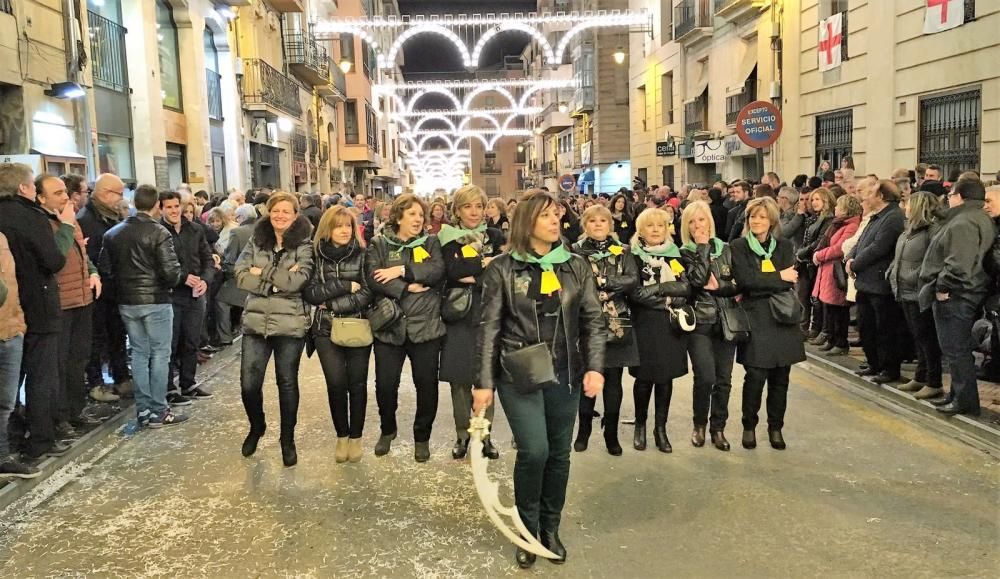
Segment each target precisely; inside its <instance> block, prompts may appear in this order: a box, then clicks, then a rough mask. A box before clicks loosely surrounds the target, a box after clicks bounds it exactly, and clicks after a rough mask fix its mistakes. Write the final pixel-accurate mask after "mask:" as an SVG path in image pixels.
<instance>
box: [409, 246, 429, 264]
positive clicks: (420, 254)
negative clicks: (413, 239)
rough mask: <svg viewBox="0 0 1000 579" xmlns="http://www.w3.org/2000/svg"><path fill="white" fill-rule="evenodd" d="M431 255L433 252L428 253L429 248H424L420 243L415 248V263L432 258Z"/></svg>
mask: <svg viewBox="0 0 1000 579" xmlns="http://www.w3.org/2000/svg"><path fill="white" fill-rule="evenodd" d="M430 257H431V254H429V253H427V250H426V249H424V246H422V245H418V246H417V247H414V248H413V261H414V262H415V263H423V262H424V260H425V259H430Z"/></svg>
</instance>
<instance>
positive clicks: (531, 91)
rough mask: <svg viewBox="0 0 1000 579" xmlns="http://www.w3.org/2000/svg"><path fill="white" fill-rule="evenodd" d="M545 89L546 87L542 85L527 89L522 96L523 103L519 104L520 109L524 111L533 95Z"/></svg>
mask: <svg viewBox="0 0 1000 579" xmlns="http://www.w3.org/2000/svg"><path fill="white" fill-rule="evenodd" d="M545 88H546V87H544V86H542V85H538V86H529V87H528V88H526V89H525V90H524V94H522V95H521V101H520V102H519V103H517V106H518V107H520V108H522V109H523V108H525V107H526V105H527V104H528V99H530V98H531V95H533V94H535V93H536V92H538V91H540V90H545Z"/></svg>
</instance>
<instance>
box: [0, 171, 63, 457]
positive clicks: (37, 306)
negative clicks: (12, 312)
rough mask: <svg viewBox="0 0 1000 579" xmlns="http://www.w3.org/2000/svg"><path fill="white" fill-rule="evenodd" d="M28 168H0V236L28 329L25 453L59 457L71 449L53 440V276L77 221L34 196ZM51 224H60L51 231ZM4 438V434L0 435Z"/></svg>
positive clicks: (57, 313) (56, 314) (56, 321)
mask: <svg viewBox="0 0 1000 579" xmlns="http://www.w3.org/2000/svg"><path fill="white" fill-rule="evenodd" d="M36 195H37V193H36V190H35V183H34V180H33V175H32V173H31V168H29V167H28V166H27V165H21V164H16V163H3V164H0V233H3V234H4V235H5V236H6V237H7V241H8V242H9V244H10V250H11V253H12V255H13V256H14V263H15V264H16V265H17V285H18V287H19V288H20V298H21V307H22V308H23V309H24V319H25V322H26V323H27V327H28V330H27V332H26V333H25V335H24V354H23V358H22V362H21V365H22V367H21V371H22V372H23V373H24V374H25V394H26V397H27V409H28V427H29V430H30V432H31V435H30V436H29V438H28V441H27V448H26V453H25V454H26V455H27V456H28V457H29V458H40V457H42V456H43V455H45V454H50V455H60V454H65V453H66V452H67V451H68V450H69V446H67V445H65V444H62V443H61V442H59V441H57V440H56V432H55V427H56V416H57V412H58V396H57V394H58V392H59V366H58V364H57V363H56V362H57V361H58V360H59V335H60V332H61V331H62V324H61V315H62V308H61V307H60V304H59V284H58V283H57V282H56V274H57V273H59V270H61V269H62V268H63V266H64V265H66V254H67V253H69V249H70V247H72V245H73V231H74V230H75V229H76V220H75V219H74V217H73V206H72V204H69V203H67V204H66V206H65V207H64V210H63V212H62V213H61V214H60V215H59V216H58V217H57V216H55V215H52V214H50V213H48V212H46V211H45V210H44V209H42V208H41V207H40V206H39V205H38V203H37V201H36V199H35V197H36ZM50 220H52V221H60V222H61V223H59V224H58V228H57V229H56V230H55V233H53V226H52V224H51V223H50ZM0 435H2V436H6V435H7V433H6V432H3V433H0Z"/></svg>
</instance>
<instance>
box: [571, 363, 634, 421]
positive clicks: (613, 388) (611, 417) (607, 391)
mask: <svg viewBox="0 0 1000 579" xmlns="http://www.w3.org/2000/svg"><path fill="white" fill-rule="evenodd" d="M624 372H625V369H624V368H605V369H604V372H603V373H604V393H603V396H604V428H605V429H606V430H607V429H610V430H612V431H614V432H617V431H618V417H619V415H620V414H621V410H622V398H623V397H624V394H623V391H622V374H623V373H624ZM580 391H581V392H583V386H582V385H581V386H580ZM646 403H647V404H648V403H649V400H646ZM596 405H597V398H596V397H595V398H590V397H588V396H583V395H581V396H580V428H581V429H582V428H587V427H585V426H584V424H585V423H586V424H588V426H589V425H590V423H591V422H592V421H593V420H594V407H595V406H596ZM587 432H590V431H589V430H587Z"/></svg>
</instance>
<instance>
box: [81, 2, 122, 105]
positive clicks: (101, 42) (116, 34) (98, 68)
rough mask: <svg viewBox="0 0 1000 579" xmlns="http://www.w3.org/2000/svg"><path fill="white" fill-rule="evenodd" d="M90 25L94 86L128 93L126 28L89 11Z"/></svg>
mask: <svg viewBox="0 0 1000 579" xmlns="http://www.w3.org/2000/svg"><path fill="white" fill-rule="evenodd" d="M88 18H89V23H90V31H89V32H90V62H91V66H93V71H94V84H96V85H98V86H103V87H104V88H107V89H111V90H113V91H116V92H127V91H128V66H127V64H126V61H125V33H126V32H127V30H125V27H124V26H122V25H121V24H118V23H117V22H113V21H111V20H108V19H107V18H105V17H103V16H101V15H100V14H97V13H95V12H89V11H88Z"/></svg>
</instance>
